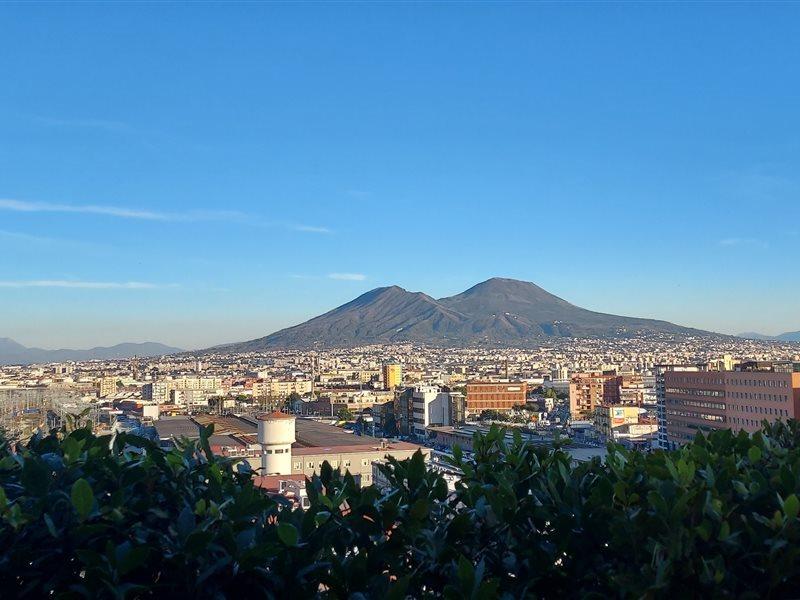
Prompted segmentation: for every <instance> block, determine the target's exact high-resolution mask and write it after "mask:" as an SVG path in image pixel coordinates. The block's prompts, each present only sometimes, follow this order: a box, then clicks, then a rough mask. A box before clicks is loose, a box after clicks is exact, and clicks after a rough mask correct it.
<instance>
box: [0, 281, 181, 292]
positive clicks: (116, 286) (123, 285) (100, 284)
mask: <svg viewBox="0 0 800 600" xmlns="http://www.w3.org/2000/svg"><path fill="white" fill-rule="evenodd" d="M160 287H176V286H175V285H174V284H172V285H167V286H164V285H158V284H155V283H147V282H144V281H74V280H69V279H34V280H26V281H8V280H6V281H0V288H74V289H91V290H150V289H155V288H160Z"/></svg>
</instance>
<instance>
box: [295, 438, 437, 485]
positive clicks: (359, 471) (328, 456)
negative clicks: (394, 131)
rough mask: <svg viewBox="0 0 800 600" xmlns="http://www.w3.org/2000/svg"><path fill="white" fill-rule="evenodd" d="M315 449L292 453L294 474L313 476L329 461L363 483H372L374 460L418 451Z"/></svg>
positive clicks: (427, 453) (426, 453)
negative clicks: (306, 452) (322, 450)
mask: <svg viewBox="0 0 800 600" xmlns="http://www.w3.org/2000/svg"><path fill="white" fill-rule="evenodd" d="M309 450H310V449H309ZM314 450H315V452H314V453H313V454H298V453H297V450H295V451H294V453H293V454H292V475H305V476H306V477H313V476H314V475H315V474H316V475H318V474H319V470H320V467H321V466H322V463H323V462H325V461H328V463H330V465H331V467H333V468H334V469H337V468H341V470H342V473H344V472H345V471H349V472H350V474H351V475H353V477H355V478H356V481H357V482H359V483H360V484H361V485H371V484H372V463H373V461H376V460H383V459H385V458H386V457H387V456H393V457H394V458H396V459H397V460H404V459H406V458H411V457H412V456H413V455H414V452H416V451H417V449H416V448H414V449H403V450H399V449H390V450H382V449H377V450H376V449H372V448H367V449H365V450H358V451H346V452H342V451H337V449H336V448H335V447H334V448H331V449H330V450H328V451H325V452H316V451H318V450H319V449H317V448H315V449H314ZM420 450H421V451H422V453H423V454H424V455H425V460H426V461H427V460H428V457H429V456H430V450H429V449H428V448H420Z"/></svg>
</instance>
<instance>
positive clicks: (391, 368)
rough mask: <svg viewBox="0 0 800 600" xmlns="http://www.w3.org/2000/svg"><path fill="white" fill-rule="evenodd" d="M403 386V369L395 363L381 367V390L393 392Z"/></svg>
mask: <svg viewBox="0 0 800 600" xmlns="http://www.w3.org/2000/svg"><path fill="white" fill-rule="evenodd" d="M401 385H403V367H402V366H401V365H399V364H397V363H389V364H385V365H383V389H385V390H393V389H395V388H396V387H399V386H401Z"/></svg>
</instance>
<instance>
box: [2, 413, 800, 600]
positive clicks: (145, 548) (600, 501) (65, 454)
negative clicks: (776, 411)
mask: <svg viewBox="0 0 800 600" xmlns="http://www.w3.org/2000/svg"><path fill="white" fill-rule="evenodd" d="M210 433H211V431H210V430H204V431H203V435H202V436H201V439H200V440H199V441H198V442H196V443H192V442H185V443H183V444H182V445H181V447H179V448H178V449H176V450H172V451H169V452H166V451H164V450H161V449H160V448H159V447H158V446H157V445H155V444H153V443H152V442H150V441H147V440H144V439H141V438H137V437H133V436H129V435H125V434H121V435H117V436H116V437H114V438H111V437H108V436H105V437H102V436H101V437H98V436H95V435H94V434H93V433H92V432H91V431H90V430H89V429H86V428H78V429H75V430H73V431H67V430H63V431H60V432H52V433H51V434H49V435H47V436H37V437H34V438H33V439H32V440H30V442H29V443H28V444H26V445H25V446H23V447H20V448H18V449H17V450H18V451H17V452H14V453H12V452H11V451H10V449H9V448H8V447H7V446H4V447H3V448H2V449H1V450H0V484H1V488H0V514H1V515H2V518H1V520H0V545H2V548H3V551H2V555H1V556H0V586H2V587H0V590H3V592H1V593H3V595H6V596H17V597H32V598H39V597H43V596H45V595H49V594H51V592H52V593H53V595H55V596H56V597H76V598H78V597H89V598H102V597H119V598H124V597H127V598H137V597H141V598H147V597H167V596H169V595H173V596H175V597H220V598H221V597H235V596H237V595H239V596H241V597H261V596H263V597H288V596H289V595H291V596H296V597H309V596H315V595H320V596H327V597H334V598H346V597H351V598H364V597H383V598H387V599H391V598H403V597H415V598H417V597H426V596H430V597H445V598H496V597H507V598H521V597H541V598H564V597H596V598H605V597H609V596H612V597H643V598H659V597H667V596H673V597H698V596H699V597H754V598H755V597H775V598H777V597H791V596H796V595H797V594H798V590H800V558H799V557H798V553H800V545H799V544H798V543H799V542H800V521H798V513H800V501H799V500H798V491H799V490H800V451H799V450H798V440H799V439H800V429H799V428H798V424H797V422H794V421H791V422H789V423H778V424H775V425H765V427H764V430H763V432H761V433H757V434H755V435H753V436H752V437H749V436H747V435H746V434H744V433H740V434H738V435H733V434H732V433H731V432H729V431H719V432H714V433H712V434H710V435H709V436H708V437H704V436H702V435H701V436H698V437H697V439H696V440H695V441H694V442H693V443H691V444H689V445H687V446H686V447H684V448H682V449H680V450H677V451H674V452H660V451H659V452H652V453H642V452H638V451H628V450H625V449H623V448H621V447H617V446H611V447H609V456H608V458H607V460H606V462H601V461H600V460H593V461H590V462H586V463H581V464H577V465H575V464H573V463H572V462H571V460H570V457H569V455H568V454H567V453H566V452H564V451H563V450H561V449H543V448H536V447H533V446H530V445H526V444H525V443H523V442H522V441H521V440H520V439H519V438H517V439H515V440H514V441H513V442H507V441H506V438H505V435H504V431H502V430H500V429H496V428H494V429H492V430H491V431H490V432H489V433H488V434H487V435H486V436H480V435H478V436H476V439H475V446H474V450H475V456H474V460H469V461H468V460H466V459H465V458H464V457H463V456H461V454H460V452H458V451H457V452H456V453H455V459H454V461H453V462H454V466H456V467H458V468H459V469H461V470H462V471H463V473H464V476H463V479H462V480H461V482H460V483H458V484H457V486H456V490H455V492H453V493H450V492H448V489H447V485H446V483H445V481H444V479H443V478H442V477H441V476H440V475H438V474H436V473H431V472H428V471H427V469H426V467H425V464H424V461H423V458H422V456H421V455H420V454H419V453H418V454H417V455H415V456H414V457H413V458H412V459H409V460H407V461H402V462H398V461H395V460H390V461H389V463H388V464H387V465H386V467H385V469H384V474H385V476H386V477H387V478H388V480H389V483H390V488H389V490H388V491H387V492H385V493H381V492H380V491H379V490H378V489H376V488H375V487H365V488H359V487H358V486H357V485H356V483H355V481H354V480H353V478H352V477H351V476H350V475H349V474H340V473H338V472H335V471H333V470H332V469H331V468H330V466H329V465H327V464H325V465H323V468H322V473H321V475H320V476H319V477H315V478H314V479H313V480H311V481H309V483H308V490H309V496H310V500H311V506H310V507H309V508H308V509H305V510H299V509H298V510H290V509H289V507H288V506H287V504H286V501H285V500H283V499H282V498H272V497H268V496H267V495H265V494H263V493H262V492H261V491H260V490H259V489H258V488H256V487H255V486H254V484H253V479H252V473H250V472H249V470H248V469H247V468H243V467H242V466H240V465H237V464H235V461H232V460H229V459H225V458H220V457H216V456H213V455H212V453H211V451H210V448H209V445H208V435H209V434H210Z"/></svg>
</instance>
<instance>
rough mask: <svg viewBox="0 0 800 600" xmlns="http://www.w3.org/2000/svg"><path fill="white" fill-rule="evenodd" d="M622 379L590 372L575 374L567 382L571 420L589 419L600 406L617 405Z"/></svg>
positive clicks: (614, 375) (598, 372)
mask: <svg viewBox="0 0 800 600" xmlns="http://www.w3.org/2000/svg"><path fill="white" fill-rule="evenodd" d="M621 384H622V377H619V376H618V375H616V374H608V373H602V372H600V371H591V372H589V373H576V374H575V375H573V376H572V377H571V378H570V382H569V412H570V415H571V416H572V418H573V419H576V420H582V419H591V418H593V416H594V409H595V408H597V407H598V406H600V405H601V404H605V405H612V404H618V403H619V388H620V385H621Z"/></svg>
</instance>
